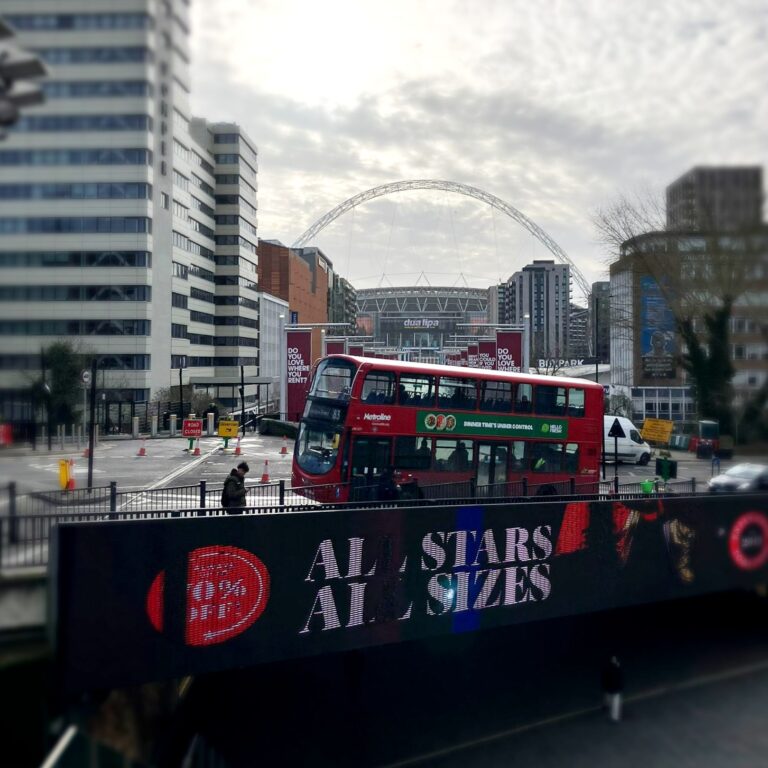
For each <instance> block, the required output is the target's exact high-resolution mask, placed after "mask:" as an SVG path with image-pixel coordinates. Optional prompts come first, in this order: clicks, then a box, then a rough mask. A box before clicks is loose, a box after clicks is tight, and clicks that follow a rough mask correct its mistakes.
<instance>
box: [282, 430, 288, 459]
mask: <svg viewBox="0 0 768 768" xmlns="http://www.w3.org/2000/svg"><path fill="white" fill-rule="evenodd" d="M280 455H281V456H287V455H288V438H287V437H286V436H285V435H283V445H282V447H281V448H280Z"/></svg>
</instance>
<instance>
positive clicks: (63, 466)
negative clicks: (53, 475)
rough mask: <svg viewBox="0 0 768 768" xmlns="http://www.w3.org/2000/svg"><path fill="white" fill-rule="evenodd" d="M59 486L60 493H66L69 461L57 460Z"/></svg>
mask: <svg viewBox="0 0 768 768" xmlns="http://www.w3.org/2000/svg"><path fill="white" fill-rule="evenodd" d="M59 485H60V486H61V490H62V491H66V490H67V487H68V486H69V460H68V459H60V460H59Z"/></svg>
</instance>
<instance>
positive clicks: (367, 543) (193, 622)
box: [51, 496, 768, 697]
mask: <svg viewBox="0 0 768 768" xmlns="http://www.w3.org/2000/svg"><path fill="white" fill-rule="evenodd" d="M53 555H54V556H53V557H52V558H51V563H52V565H51V568H52V573H51V576H52V579H51V584H52V590H53V594H52V595H51V605H52V606H53V607H54V612H55V618H54V619H53V621H52V632H53V636H54V638H55V642H56V655H57V680H58V688H59V691H60V693H61V694H62V695H63V696H64V697H72V696H75V695H77V694H79V693H82V692H85V691H89V690H94V689H108V688H115V687H120V686H125V685H135V684H138V683H143V682H146V681H150V680H158V679H164V678H172V677H181V676H184V675H194V674H201V673H206V672H216V671H223V670H227V669H232V668H236V667H242V666H249V665H255V664H259V663H263V662H270V661H276V660H281V659H290V658H297V657H302V656H310V655H317V654H324V653H330V652H335V651H342V650H348V649H353V648H362V647H366V646H373V645H380V644H385V643H394V642H399V641H405V640H412V639H417V638H424V637H428V636H435V635H441V634H450V633H462V632H471V631H478V630H483V629H488V628H491V627H496V626H501V625H508V624H516V623H522V622H530V621H536V620H541V619H547V618H553V617H558V616H566V615H570V614H574V613H581V612H587V611H595V610H601V609H607V608H612V607H617V606H625V605H631V604H636V603H642V602H652V601H657V600H664V599H669V598H675V597H685V596H690V595H695V594H702V593H706V592H714V591H720V590H725V589H730V588H735V587H739V586H750V585H754V584H756V583H760V582H763V581H765V580H766V579H767V578H768V498H766V497H764V496H763V497H758V496H752V497H746V496H741V497H737V496H732V497H729V498H720V497H712V498H710V497H706V498H703V497H698V498H697V497H691V498H664V499H661V498H660V499H642V500H637V501H609V500H606V501H598V502H586V501H583V502H582V501H577V502H569V503H566V502H548V503H532V504H531V503H529V504H516V505H512V504H498V505H477V506H474V505H473V506H453V507H417V508H389V509H381V510H374V509H365V510H352V511H350V510H345V511H322V512H317V513H315V512H308V513H307V512H305V513H293V514H292V513H285V514H278V515H269V516H261V515H247V514H246V515H241V516H226V517H210V518H183V519H175V520H168V519H166V520H142V521H116V522H109V523H71V524H64V525H60V526H57V527H56V529H55V535H54V552H53Z"/></svg>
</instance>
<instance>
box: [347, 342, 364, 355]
mask: <svg viewBox="0 0 768 768" xmlns="http://www.w3.org/2000/svg"><path fill="white" fill-rule="evenodd" d="M349 354H350V355H354V356H355V357H363V355H364V354H365V348H364V347H363V345H362V344H350V345H349Z"/></svg>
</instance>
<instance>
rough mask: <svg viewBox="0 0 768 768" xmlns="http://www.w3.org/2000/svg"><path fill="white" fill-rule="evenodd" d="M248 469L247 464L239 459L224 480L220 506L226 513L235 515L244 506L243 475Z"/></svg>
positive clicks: (244, 489)
mask: <svg viewBox="0 0 768 768" xmlns="http://www.w3.org/2000/svg"><path fill="white" fill-rule="evenodd" d="M249 469H250V467H249V466H248V464H246V463H245V462H244V461H241V462H240V463H239V464H238V465H237V467H235V469H233V470H232V471H231V472H230V473H229V475H228V476H227V479H226V480H225V481H224V488H223V490H222V491H221V506H222V507H224V509H225V510H226V513H227V514H228V515H237V514H239V513H240V512H242V511H243V509H244V508H245V496H246V493H247V491H246V488H245V475H246V473H247V472H248V470H249Z"/></svg>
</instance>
